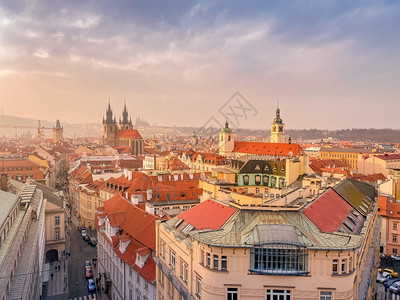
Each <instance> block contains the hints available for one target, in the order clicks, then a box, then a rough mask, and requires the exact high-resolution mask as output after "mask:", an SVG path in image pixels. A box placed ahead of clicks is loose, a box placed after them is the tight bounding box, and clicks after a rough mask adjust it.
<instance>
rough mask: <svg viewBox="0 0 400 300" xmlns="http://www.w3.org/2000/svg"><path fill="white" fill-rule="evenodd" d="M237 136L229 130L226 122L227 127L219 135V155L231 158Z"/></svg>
mask: <svg viewBox="0 0 400 300" xmlns="http://www.w3.org/2000/svg"><path fill="white" fill-rule="evenodd" d="M234 137H235V134H234V132H233V131H232V129H230V128H229V124H228V121H226V122H225V127H224V128H222V130H221V131H220V133H219V154H220V155H223V156H228V157H229V156H231V155H232V152H233V148H234V146H235V139H234Z"/></svg>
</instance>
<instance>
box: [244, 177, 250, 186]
mask: <svg viewBox="0 0 400 300" xmlns="http://www.w3.org/2000/svg"><path fill="white" fill-rule="evenodd" d="M243 184H245V185H249V175H244V176H243Z"/></svg>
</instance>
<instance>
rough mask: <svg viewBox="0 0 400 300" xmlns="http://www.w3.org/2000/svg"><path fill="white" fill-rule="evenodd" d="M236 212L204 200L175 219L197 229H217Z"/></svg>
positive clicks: (214, 202)
mask: <svg viewBox="0 0 400 300" xmlns="http://www.w3.org/2000/svg"><path fill="white" fill-rule="evenodd" d="M235 211H236V210H235V209H233V208H231V207H229V206H225V205H223V204H220V203H218V202H216V201H213V200H210V199H209V200H206V201H204V202H202V203H200V204H199V205H197V206H195V207H193V208H191V209H189V210H187V211H185V212H184V213H181V214H180V215H178V216H177V217H178V218H179V219H183V220H184V221H185V223H188V224H190V225H192V226H193V227H194V228H196V230H199V229H219V228H220V227H221V226H222V225H223V224H224V223H225V222H226V221H227V220H228V219H229V218H230V217H231V216H232V215H233V213H234V212H235Z"/></svg>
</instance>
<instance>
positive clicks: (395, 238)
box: [393, 235, 397, 243]
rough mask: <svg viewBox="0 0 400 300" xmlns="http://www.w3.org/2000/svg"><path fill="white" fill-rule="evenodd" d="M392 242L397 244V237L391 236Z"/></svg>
mask: <svg viewBox="0 0 400 300" xmlns="http://www.w3.org/2000/svg"><path fill="white" fill-rule="evenodd" d="M393 242H395V243H397V235H393Z"/></svg>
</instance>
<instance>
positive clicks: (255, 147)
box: [233, 142, 303, 157]
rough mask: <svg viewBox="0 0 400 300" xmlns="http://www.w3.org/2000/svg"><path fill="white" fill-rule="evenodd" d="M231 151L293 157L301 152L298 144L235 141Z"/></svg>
mask: <svg viewBox="0 0 400 300" xmlns="http://www.w3.org/2000/svg"><path fill="white" fill-rule="evenodd" d="M233 152H236V153H249V154H263V155H275V156H285V157H295V156H298V155H299V154H302V153H303V149H302V148H301V146H300V145H299V144H288V143H259V142H235V146H234V149H233Z"/></svg>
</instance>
